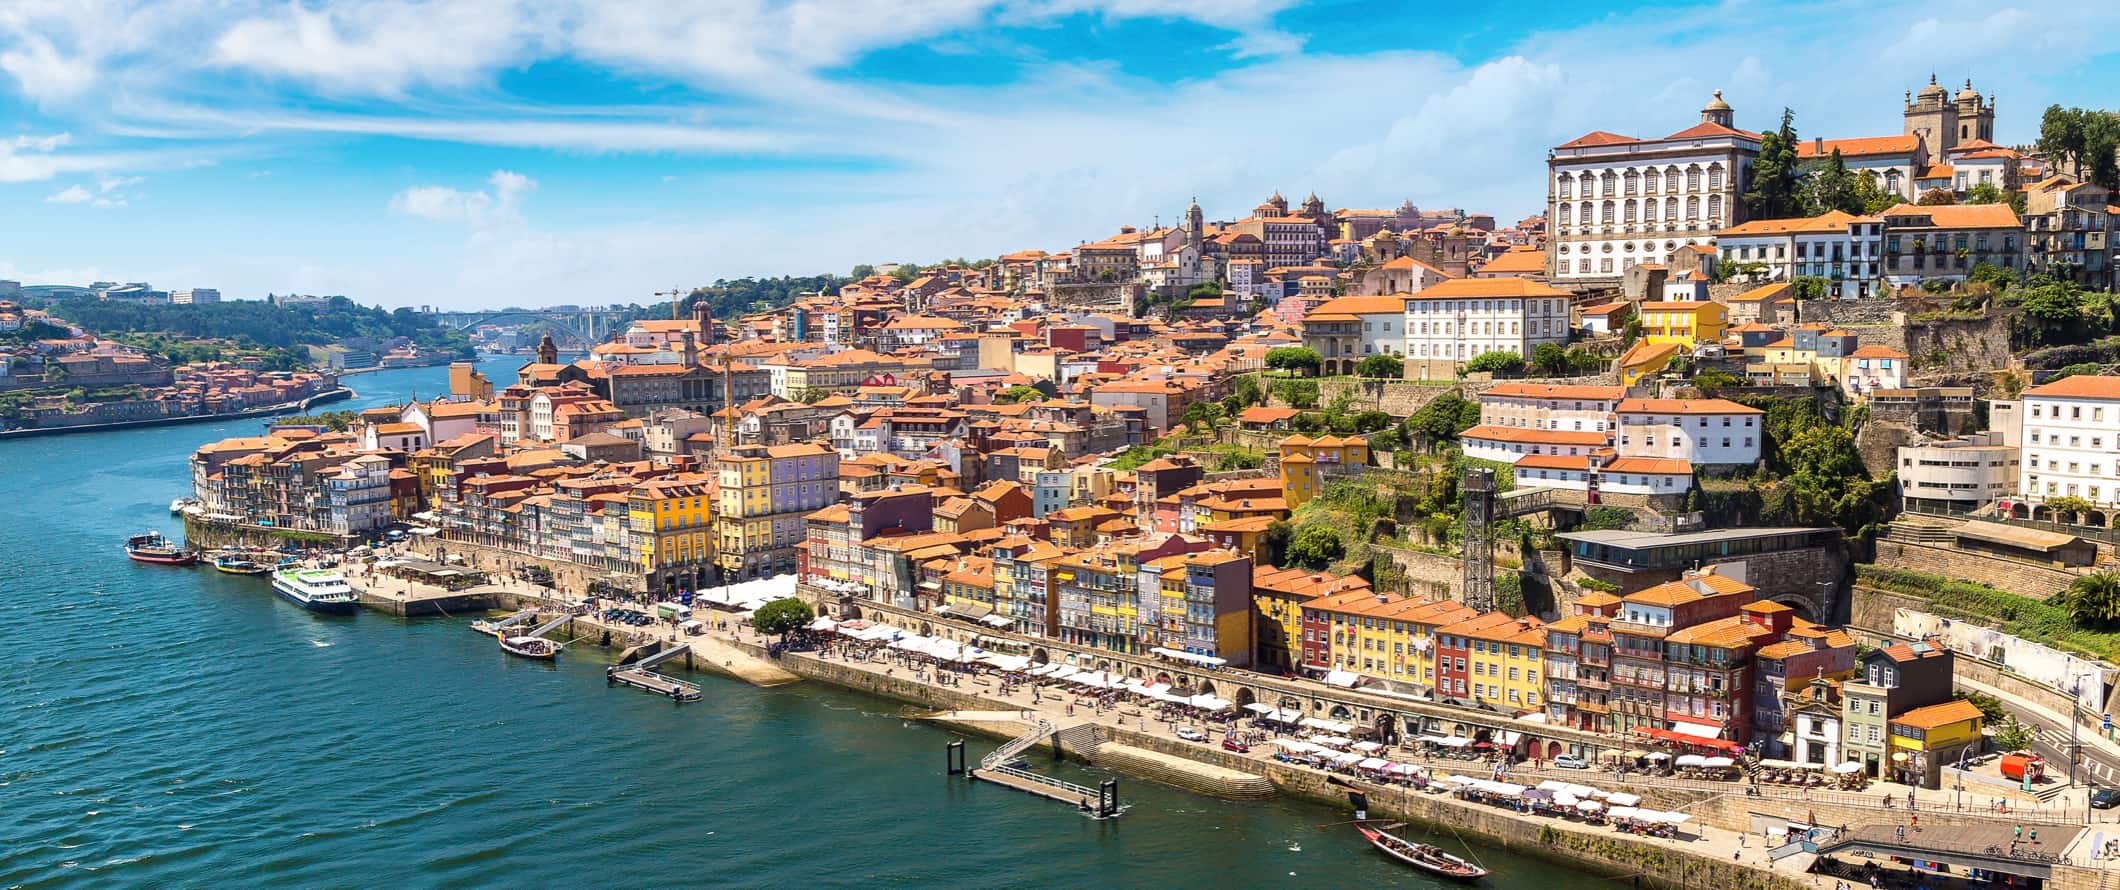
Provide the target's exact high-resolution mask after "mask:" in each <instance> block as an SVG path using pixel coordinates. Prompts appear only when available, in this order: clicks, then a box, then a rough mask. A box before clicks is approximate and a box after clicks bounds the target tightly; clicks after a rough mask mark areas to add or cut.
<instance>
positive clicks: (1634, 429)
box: [1613, 399, 1766, 465]
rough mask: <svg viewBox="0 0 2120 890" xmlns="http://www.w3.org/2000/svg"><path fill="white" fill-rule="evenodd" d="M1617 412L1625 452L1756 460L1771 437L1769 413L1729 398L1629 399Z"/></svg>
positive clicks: (1706, 460) (1708, 460)
mask: <svg viewBox="0 0 2120 890" xmlns="http://www.w3.org/2000/svg"><path fill="white" fill-rule="evenodd" d="M1613 413H1614V415H1615V416H1616V417H1618V419H1619V439H1618V441H1616V442H1614V443H1613V446H1614V447H1615V449H1616V450H1617V451H1618V452H1619V454H1620V456H1621V457H1658V458H1671V459H1677V460H1684V461H1687V462H1689V463H1692V464H1694V465H1701V464H1709V465H1713V464H1725V465H1729V464H1738V465H1741V464H1752V463H1758V462H1759V448H1760V443H1761V441H1763V440H1764V438H1765V436H1766V430H1765V427H1764V419H1765V416H1766V415H1765V413H1764V412H1762V411H1760V410H1759V409H1757V408H1749V407H1746V406H1744V405H1740V404H1737V403H1736V402H1732V401H1729V400H1727V399H1628V400H1626V401H1624V402H1621V403H1620V404H1619V407H1618V408H1617V409H1615V410H1614V412H1613Z"/></svg>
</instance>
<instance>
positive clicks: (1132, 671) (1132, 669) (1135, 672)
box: [1126, 664, 1145, 680]
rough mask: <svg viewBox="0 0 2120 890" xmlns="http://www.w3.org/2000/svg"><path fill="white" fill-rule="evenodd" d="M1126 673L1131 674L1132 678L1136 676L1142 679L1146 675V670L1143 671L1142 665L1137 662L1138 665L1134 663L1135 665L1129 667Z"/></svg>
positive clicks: (1137, 678)
mask: <svg viewBox="0 0 2120 890" xmlns="http://www.w3.org/2000/svg"><path fill="white" fill-rule="evenodd" d="M1126 675H1127V676H1129V677H1132V678H1134V679H1136V680H1139V679H1141V678H1142V677H1143V676H1145V673H1144V672H1143V671H1142V670H1141V666H1140V665H1138V664H1137V665H1134V666H1133V667H1130V668H1127V669H1126Z"/></svg>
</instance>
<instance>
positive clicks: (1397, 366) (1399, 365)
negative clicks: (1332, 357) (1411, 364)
mask: <svg viewBox="0 0 2120 890" xmlns="http://www.w3.org/2000/svg"><path fill="white" fill-rule="evenodd" d="M1354 373H1355V375H1356V376H1358V377H1388V378H1391V379H1393V380H1396V379H1399V378H1401V377H1404V376H1406V361H1405V360H1404V359H1401V358H1399V357H1398V356H1395V355H1389V354H1380V355H1372V356H1370V357H1368V358H1365V359H1363V360H1362V361H1361V362H1360V363H1358V364H1356V365H1355V366H1354Z"/></svg>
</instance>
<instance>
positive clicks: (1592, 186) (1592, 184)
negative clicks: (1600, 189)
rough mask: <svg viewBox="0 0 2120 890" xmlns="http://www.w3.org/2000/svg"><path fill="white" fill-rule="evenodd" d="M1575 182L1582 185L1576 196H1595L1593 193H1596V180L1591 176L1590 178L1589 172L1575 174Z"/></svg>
mask: <svg viewBox="0 0 2120 890" xmlns="http://www.w3.org/2000/svg"><path fill="white" fill-rule="evenodd" d="M1575 184H1576V185H1579V186H1581V187H1582V188H1581V194H1579V195H1578V196H1577V197H1583V198H1589V197H1595V195H1596V192H1597V181H1596V180H1594V179H1591V178H1590V174H1588V173H1583V174H1579V175H1578V176H1577V178H1576V183H1575Z"/></svg>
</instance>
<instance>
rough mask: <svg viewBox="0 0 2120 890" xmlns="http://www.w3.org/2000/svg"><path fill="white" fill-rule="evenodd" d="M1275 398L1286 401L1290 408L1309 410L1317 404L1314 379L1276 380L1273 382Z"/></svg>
mask: <svg viewBox="0 0 2120 890" xmlns="http://www.w3.org/2000/svg"><path fill="white" fill-rule="evenodd" d="M1273 394H1274V397H1275V398H1278V399H1280V400H1281V401H1283V402H1286V403H1288V407H1290V408H1299V409H1302V410H1306V411H1307V410H1309V409H1311V408H1315V407H1317V406H1318V384H1317V381H1315V380H1276V381H1274V384H1273Z"/></svg>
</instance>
